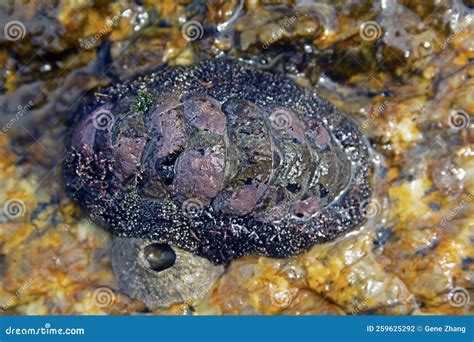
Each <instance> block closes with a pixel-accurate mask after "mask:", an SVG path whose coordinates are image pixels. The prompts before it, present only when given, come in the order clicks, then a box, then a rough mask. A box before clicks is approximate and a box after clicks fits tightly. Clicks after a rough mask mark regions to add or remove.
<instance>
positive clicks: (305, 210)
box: [65, 59, 371, 263]
mask: <svg viewBox="0 0 474 342" xmlns="http://www.w3.org/2000/svg"><path fill="white" fill-rule="evenodd" d="M78 117H79V119H78V122H77V123H76V124H75V126H74V128H73V132H72V135H71V145H70V149H69V151H68V157H67V161H66V164H65V177H66V182H67V188H68V190H69V192H70V193H71V195H72V197H73V198H74V199H75V200H77V201H78V202H79V203H80V204H81V205H82V206H83V207H84V208H85V209H87V210H88V211H89V212H90V213H91V215H93V217H94V218H95V219H96V220H97V222H98V223H99V224H100V225H101V226H102V227H104V228H105V229H107V230H109V231H110V232H111V233H112V234H114V235H117V236H122V237H137V238H143V239H149V240H154V241H159V242H163V243H169V244H172V245H175V246H178V247H180V248H182V249H184V250H187V251H190V252H193V253H195V254H198V255H200V256H203V257H206V258H208V259H209V260H211V261H213V262H215V263H226V262H228V261H230V260H232V259H235V258H238V257H240V256H243V255H246V254H251V253H258V254H262V255H267V256H272V257H288V256H291V255H295V254H297V253H300V252H302V251H305V250H307V249H308V248H309V247H311V246H312V245H313V244H314V243H317V242H324V241H328V240H332V239H334V238H336V237H337V236H339V235H341V234H343V233H346V232H348V231H351V230H352V229H354V228H356V227H357V226H359V225H360V224H361V223H362V222H363V220H364V212H363V211H364V210H363V209H364V205H363V203H364V202H366V201H367V200H368V199H369V198H370V195H371V190H370V183H369V180H368V179H369V166H370V163H369V154H368V148H367V146H366V144H365V142H364V140H363V137H362V136H361V133H360V132H359V131H358V130H357V128H356V126H355V125H354V123H353V122H352V121H350V120H349V119H348V118H347V117H345V116H344V115H343V114H342V113H340V112H339V111H338V110H337V109H336V108H335V107H334V106H333V105H331V104H330V103H328V102H327V101H325V100H323V99H321V98H319V97H318V96H317V95H316V94H315V93H314V91H312V90H310V89H304V88H301V87H299V86H297V85H296V84H294V83H293V82H292V81H291V80H290V79H288V78H286V77H285V76H283V75H274V74H269V73H264V72H261V71H258V70H255V69H253V68H251V67H249V66H246V65H243V64H240V63H238V62H235V61H231V60H228V59H217V60H213V61H207V62H203V63H201V64H199V65H197V66H194V67H191V68H171V67H161V68H159V69H157V70H155V71H154V72H152V73H149V74H146V75H143V76H141V77H138V78H136V79H135V80H133V81H128V82H125V83H121V84H117V85H115V86H112V87H111V88H108V89H105V90H102V91H101V92H100V94H97V95H96V96H95V97H94V98H93V99H91V100H89V101H87V103H85V104H84V105H83V106H81V108H80V113H79V116H78Z"/></svg>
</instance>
